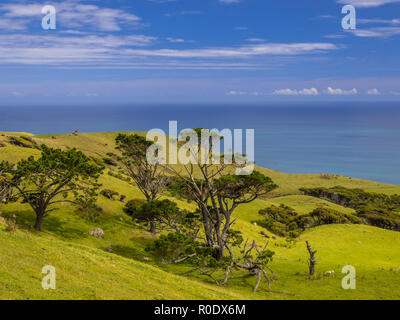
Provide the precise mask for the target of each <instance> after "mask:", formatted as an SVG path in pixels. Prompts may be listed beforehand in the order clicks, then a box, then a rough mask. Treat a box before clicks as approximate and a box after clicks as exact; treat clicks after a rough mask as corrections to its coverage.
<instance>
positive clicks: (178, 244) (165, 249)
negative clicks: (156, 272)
mask: <svg viewBox="0 0 400 320" xmlns="http://www.w3.org/2000/svg"><path fill="white" fill-rule="evenodd" d="M146 251H149V252H152V253H153V254H154V256H155V257H156V259H160V260H161V261H162V262H163V263H183V262H185V263H186V264H189V265H191V266H194V267H200V268H211V269H215V268H222V267H226V266H227V265H229V263H230V258H228V257H225V258H223V259H222V260H220V261H219V260H217V259H216V256H217V252H216V250H215V249H214V248H210V247H205V246H203V245H202V244H201V243H200V242H199V241H195V240H193V239H192V238H190V237H188V236H186V235H184V234H182V233H179V232H173V233H168V234H167V235H161V236H160V238H159V239H157V240H155V241H154V242H152V243H151V244H150V245H149V246H147V247H146Z"/></svg>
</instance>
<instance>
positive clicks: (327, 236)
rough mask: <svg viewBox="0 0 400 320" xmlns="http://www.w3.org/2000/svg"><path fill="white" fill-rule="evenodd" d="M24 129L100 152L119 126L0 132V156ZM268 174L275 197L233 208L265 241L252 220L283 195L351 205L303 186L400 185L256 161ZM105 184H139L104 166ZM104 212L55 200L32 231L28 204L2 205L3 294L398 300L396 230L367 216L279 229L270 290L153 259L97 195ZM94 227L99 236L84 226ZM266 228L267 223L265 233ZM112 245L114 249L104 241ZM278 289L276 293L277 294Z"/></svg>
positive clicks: (13, 149)
mask: <svg viewBox="0 0 400 320" xmlns="http://www.w3.org/2000/svg"><path fill="white" fill-rule="evenodd" d="M11 135H14V136H16V137H19V136H27V137H30V138H32V139H33V141H35V142H36V143H37V144H41V143H45V144H47V145H48V146H51V147H57V148H72V147H76V148H78V149H79V150H81V151H83V152H84V153H86V154H87V155H89V156H92V157H95V158H97V159H102V158H104V157H106V154H107V153H108V152H112V151H114V139H115V136H116V133H93V134H92V133H91V134H83V133H79V134H78V135H77V136H76V135H72V134H63V135H54V136H53V135H39V136H33V135H30V134H27V133H13V134H10V133H0V141H3V143H5V144H6V147H3V148H0V161H1V160H8V161H11V162H15V161H17V160H18V159H21V158H25V157H28V156H30V155H33V156H37V155H39V154H40V152H39V151H38V150H37V149H32V148H22V147H18V146H15V145H10V143H9V136H11ZM257 169H258V170H260V171H263V172H264V173H265V174H266V175H268V176H270V177H271V178H272V179H273V180H274V181H275V182H276V183H277V184H278V185H279V186H280V188H279V189H278V190H277V191H276V192H275V193H274V195H273V197H269V198H267V199H259V200H257V201H255V202H253V203H251V204H247V205H243V206H241V207H239V209H238V210H237V211H236V212H235V214H234V215H235V217H237V218H238V220H237V222H236V224H235V227H234V229H237V230H240V231H242V232H243V235H244V237H245V238H249V239H255V240H257V241H260V242H265V241H266V239H265V238H264V237H263V236H262V235H261V234H260V232H261V231H264V232H265V231H266V230H264V229H263V228H261V227H260V226H258V225H257V224H254V222H255V221H257V220H259V219H260V216H259V214H258V211H259V210H260V209H263V208H265V207H268V206H271V205H280V204H285V205H288V206H290V207H293V208H294V209H295V210H296V211H297V212H298V213H300V214H306V213H309V212H310V211H312V210H313V209H315V208H316V207H318V206H321V205H323V206H327V207H330V208H333V209H335V210H338V211H341V212H344V213H350V214H351V213H353V210H352V209H349V208H344V207H341V206H338V205H336V204H333V203H331V202H329V201H325V200H321V199H316V198H313V197H308V196H303V195H300V192H299V188H301V187H331V186H336V185H342V186H345V187H349V188H356V187H358V188H363V189H365V190H366V191H374V192H382V193H387V194H393V193H400V186H394V185H387V184H380V183H375V182H371V181H366V180H358V179H351V178H348V177H336V176H335V177H333V176H332V177H329V179H327V178H326V177H323V176H320V175H307V174H304V175H300V174H296V175H292V174H284V173H279V172H276V171H272V170H269V169H264V168H257ZM100 182H101V183H102V184H103V187H102V188H107V189H111V190H116V191H118V192H119V193H120V194H123V195H126V196H127V199H128V200H129V199H132V198H141V197H142V196H141V194H140V192H139V191H138V190H137V189H136V188H134V187H132V186H131V185H130V184H129V183H127V182H125V181H121V180H120V179H117V178H115V177H112V176H110V175H108V174H107V173H105V174H103V176H102V177H101V179H100ZM174 201H176V202H178V203H179V205H180V207H182V208H187V209H191V208H193V205H192V204H188V203H186V202H182V201H177V200H176V199H174ZM98 205H99V206H100V207H101V208H102V212H101V214H100V216H99V217H98V220H97V221H96V222H90V221H88V220H87V219H85V217H84V215H83V213H82V212H80V211H78V210H76V209H74V208H72V207H70V206H69V205H60V206H59V209H58V210H57V211H55V212H52V213H51V215H50V216H49V217H47V218H46V219H45V220H44V225H43V228H44V230H45V232H43V233H38V232H36V231H34V230H32V227H31V226H32V225H33V222H34V214H33V212H32V210H31V209H30V207H29V206H27V205H23V204H19V203H17V204H16V203H14V204H8V205H6V206H3V207H2V208H0V211H1V212H2V216H3V217H6V218H7V217H11V216H12V215H14V214H15V216H16V217H17V226H18V231H17V232H16V233H15V234H13V233H10V232H8V231H6V230H5V227H4V225H3V224H1V223H0V247H1V248H2V249H1V250H0V261H1V262H2V263H1V264H0V299H321V298H326V299H399V298H400V290H399V289H398V288H397V287H398V286H397V284H399V283H400V282H399V279H400V251H399V250H398V248H399V246H400V233H398V232H393V231H387V230H382V229H378V228H374V227H370V226H363V225H351V226H348V225H328V226H322V227H318V228H313V229H311V230H309V231H307V232H306V233H304V234H303V235H302V236H301V237H300V239H298V240H296V241H295V242H294V243H290V242H288V241H286V240H285V239H282V238H280V237H276V238H275V239H270V248H271V249H272V250H273V251H275V252H276V256H275V258H274V261H273V262H272V264H271V267H272V268H273V270H274V271H275V273H276V277H277V279H276V281H274V282H273V284H272V288H273V290H274V291H275V292H274V293H271V294H268V293H267V292H266V290H265V285H264V286H263V288H262V290H260V292H258V293H256V294H254V293H253V292H252V285H254V282H255V279H254V277H248V276H247V275H246V274H243V273H240V272H235V273H234V279H232V282H230V283H229V285H228V286H227V287H225V288H220V287H217V286H215V284H213V283H211V282H210V281H209V280H208V279H207V278H195V277H193V276H188V275H187V274H186V273H187V272H188V271H190V270H188V268H187V267H182V266H167V265H159V264H157V263H156V262H155V261H153V260H152V259H151V257H149V256H148V253H147V252H146V251H145V250H144V249H145V246H146V245H147V244H148V243H149V242H150V241H152V239H154V238H153V236H152V235H151V234H149V233H148V232H147V230H144V229H143V228H141V227H140V226H138V225H136V224H134V223H133V222H132V221H131V219H130V218H129V217H128V216H127V215H126V214H125V213H124V212H123V211H122V208H123V206H124V203H123V202H120V201H111V200H109V199H106V198H105V197H102V196H100V197H99V200H98ZM94 227H100V228H102V229H103V230H104V232H105V238H104V239H97V238H94V237H92V236H90V235H89V233H88V232H89V230H90V229H92V228H94ZM267 233H269V232H267ZM305 240H309V241H310V243H311V244H312V246H313V247H314V248H315V249H316V250H318V252H317V257H318V259H319V263H318V264H317V273H319V274H322V273H324V272H326V271H328V270H334V271H335V273H336V277H335V278H326V277H323V278H321V279H319V280H309V279H307V277H306V273H307V264H306V258H307V251H306V247H305ZM110 246H111V248H112V249H111V250H112V252H109V251H108V249H109V248H110ZM47 264H51V265H54V266H55V267H56V269H57V290H55V291H45V290H43V289H42V288H41V278H42V275H41V268H42V267H43V266H44V265H47ZM348 264H351V265H353V266H354V267H356V269H357V289H356V290H351V291H347V290H343V289H342V287H341V278H342V275H341V268H342V267H343V266H345V265H348ZM278 292H279V293H278Z"/></svg>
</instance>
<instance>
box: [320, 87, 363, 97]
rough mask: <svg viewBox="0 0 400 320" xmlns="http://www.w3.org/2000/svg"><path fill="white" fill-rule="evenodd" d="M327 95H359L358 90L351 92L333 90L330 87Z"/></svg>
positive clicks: (354, 89)
mask: <svg viewBox="0 0 400 320" xmlns="http://www.w3.org/2000/svg"><path fill="white" fill-rule="evenodd" d="M326 93H327V94H330V95H354V94H357V93H358V91H357V89H356V88H353V89H351V90H343V89H333V88H331V87H328V89H327V91H326Z"/></svg>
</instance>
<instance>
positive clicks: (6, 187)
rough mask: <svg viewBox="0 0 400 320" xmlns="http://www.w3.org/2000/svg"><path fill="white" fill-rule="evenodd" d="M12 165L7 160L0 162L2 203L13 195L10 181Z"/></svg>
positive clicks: (0, 198) (0, 194)
mask: <svg viewBox="0 0 400 320" xmlns="http://www.w3.org/2000/svg"><path fill="white" fill-rule="evenodd" d="M10 172H11V166H10V164H9V163H7V162H4V161H3V162H1V163H0V203H1V202H7V200H8V199H9V197H10V196H11V191H12V187H11V185H10V182H9V175H10Z"/></svg>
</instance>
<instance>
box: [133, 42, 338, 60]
mask: <svg viewBox="0 0 400 320" xmlns="http://www.w3.org/2000/svg"><path fill="white" fill-rule="evenodd" d="M337 49H339V48H338V47H337V46H336V45H334V44H331V43H292V44H286V43H268V44H258V45H249V46H242V47H221V48H206V49H187V50H172V49H158V50H140V49H134V50H127V52H129V53H131V54H132V55H140V56H152V57H174V58H239V57H250V56H263V55H282V56H288V55H289V56H290V55H302V54H312V53H318V52H326V51H330V50H337Z"/></svg>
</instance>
